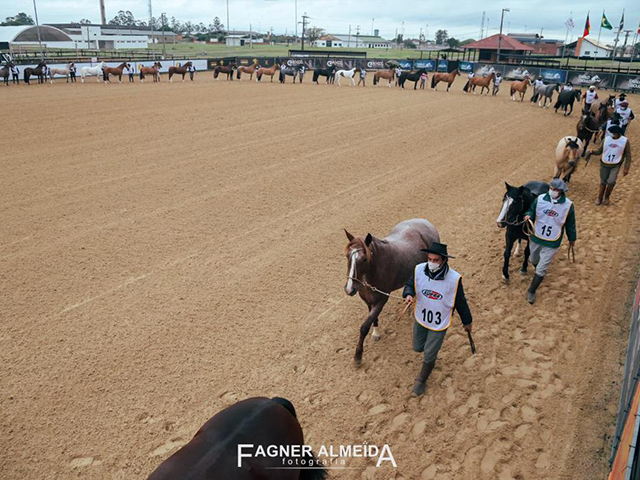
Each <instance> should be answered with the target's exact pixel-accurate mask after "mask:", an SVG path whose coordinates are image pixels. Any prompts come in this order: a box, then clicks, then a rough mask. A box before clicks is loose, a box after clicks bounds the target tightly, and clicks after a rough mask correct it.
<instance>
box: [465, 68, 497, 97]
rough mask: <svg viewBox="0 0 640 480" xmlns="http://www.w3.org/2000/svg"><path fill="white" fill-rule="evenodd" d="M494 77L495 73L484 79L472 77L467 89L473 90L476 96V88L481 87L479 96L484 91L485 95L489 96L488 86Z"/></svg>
mask: <svg viewBox="0 0 640 480" xmlns="http://www.w3.org/2000/svg"><path fill="white" fill-rule="evenodd" d="M495 76H496V74H495V72H491V73H490V74H489V75H487V76H486V77H473V78H472V79H470V80H469V88H470V89H471V90H473V94H474V95H475V94H476V87H482V88H481V89H480V95H482V92H484V89H485V88H486V89H487V95H489V86H490V85H491V81H492V80H493V79H494V77H495Z"/></svg>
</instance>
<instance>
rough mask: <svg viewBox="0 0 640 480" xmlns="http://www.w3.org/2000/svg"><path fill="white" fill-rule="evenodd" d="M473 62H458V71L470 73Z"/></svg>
mask: <svg viewBox="0 0 640 480" xmlns="http://www.w3.org/2000/svg"><path fill="white" fill-rule="evenodd" d="M473 68H474V63H473V62H463V61H459V62H458V71H459V72H460V73H471V72H473Z"/></svg>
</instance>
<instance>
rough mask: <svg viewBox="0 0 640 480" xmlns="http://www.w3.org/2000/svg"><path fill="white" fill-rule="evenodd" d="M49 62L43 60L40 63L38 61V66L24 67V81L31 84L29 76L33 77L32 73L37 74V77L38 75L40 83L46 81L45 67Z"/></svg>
mask: <svg viewBox="0 0 640 480" xmlns="http://www.w3.org/2000/svg"><path fill="white" fill-rule="evenodd" d="M46 66H47V64H46V63H45V61H44V60H42V61H41V62H40V63H38V66H37V67H36V68H31V67H27V68H25V69H24V83H26V84H27V85H31V82H29V78H31V75H35V76H36V77H38V83H44V72H43V67H46Z"/></svg>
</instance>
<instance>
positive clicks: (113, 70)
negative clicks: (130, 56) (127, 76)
mask: <svg viewBox="0 0 640 480" xmlns="http://www.w3.org/2000/svg"><path fill="white" fill-rule="evenodd" d="M130 66H131V65H129V64H128V63H127V62H122V63H121V64H120V65H118V66H117V67H104V68H103V69H102V73H103V75H104V81H105V82H106V83H111V81H109V75H115V76H117V77H118V83H122V71H123V70H124V69H125V67H130Z"/></svg>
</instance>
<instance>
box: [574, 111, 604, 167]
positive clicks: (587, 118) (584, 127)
mask: <svg viewBox="0 0 640 480" xmlns="http://www.w3.org/2000/svg"><path fill="white" fill-rule="evenodd" d="M603 106H604V108H606V105H603ZM605 122H606V120H605ZM600 125H601V123H600V122H599V121H598V119H597V118H596V116H595V115H594V114H593V113H592V112H589V113H583V114H582V116H581V117H580V120H578V124H577V125H576V133H577V137H578V138H579V139H580V140H582V143H583V144H584V148H583V149H582V157H584V156H585V155H586V154H587V147H588V146H589V142H591V139H592V138H593V135H594V134H597V133H598V130H599V128H600Z"/></svg>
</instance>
